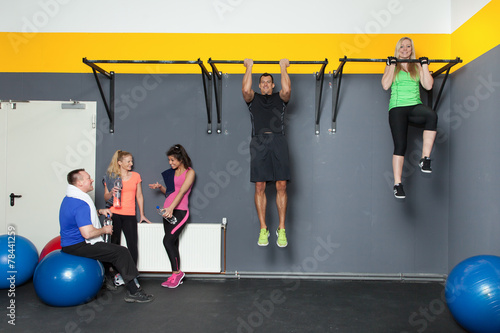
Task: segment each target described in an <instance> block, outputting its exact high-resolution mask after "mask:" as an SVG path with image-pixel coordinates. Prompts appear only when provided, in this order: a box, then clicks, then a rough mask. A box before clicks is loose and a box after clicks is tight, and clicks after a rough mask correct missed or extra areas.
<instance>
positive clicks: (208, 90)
mask: <svg viewBox="0 0 500 333" xmlns="http://www.w3.org/2000/svg"><path fill="white" fill-rule="evenodd" d="M83 63H84V64H86V65H87V66H89V67H91V68H92V71H93V72H94V77H95V79H96V82H97V86H98V88H99V92H100V94H101V97H102V99H103V102H104V107H105V108H106V112H107V114H108V118H109V132H110V133H113V132H114V118H115V115H114V114H115V75H114V74H115V72H112V71H111V72H107V71H105V70H104V69H102V68H101V67H99V66H97V65H96V64H160V65H164V64H166V65H191V64H195V65H199V66H200V68H201V74H202V75H201V76H202V79H203V90H204V92H205V104H206V107H207V117H208V127H207V133H208V134H210V133H212V115H211V114H212V113H211V106H212V86H211V85H207V83H206V80H211V79H212V74H211V73H210V72H209V71H208V70H207V69H206V67H205V65H203V61H201V60H200V59H198V60H88V59H87V58H83ZM97 72H99V73H101V74H103V75H104V76H105V77H107V78H108V79H110V88H109V90H110V102H109V104H108V103H107V101H106V97H105V96H104V91H103V89H102V86H101V82H100V80H99V77H98V75H97Z"/></svg>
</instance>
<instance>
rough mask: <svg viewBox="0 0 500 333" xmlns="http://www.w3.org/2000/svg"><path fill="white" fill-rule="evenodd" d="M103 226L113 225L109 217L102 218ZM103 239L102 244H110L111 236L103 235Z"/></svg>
mask: <svg viewBox="0 0 500 333" xmlns="http://www.w3.org/2000/svg"><path fill="white" fill-rule="evenodd" d="M103 224H104V225H105V226H106V225H113V220H112V219H111V217H110V216H109V214H108V215H106V217H105V218H104V222H103ZM103 238H104V243H109V242H111V235H110V234H104V235H103Z"/></svg>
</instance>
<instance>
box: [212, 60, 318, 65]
mask: <svg viewBox="0 0 500 333" xmlns="http://www.w3.org/2000/svg"><path fill="white" fill-rule="evenodd" d="M208 63H209V64H243V63H244V60H212V59H209V60H208ZM253 63H254V65H279V63H280V62H279V61H277V60H253ZM289 63H290V65H319V64H325V65H326V64H328V60H326V59H325V60H324V61H289Z"/></svg>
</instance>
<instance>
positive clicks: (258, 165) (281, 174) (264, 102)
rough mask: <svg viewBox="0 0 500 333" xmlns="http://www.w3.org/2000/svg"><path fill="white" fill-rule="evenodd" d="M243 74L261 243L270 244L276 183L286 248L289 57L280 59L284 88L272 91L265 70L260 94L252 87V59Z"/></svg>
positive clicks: (282, 244) (280, 237) (280, 230)
mask: <svg viewBox="0 0 500 333" xmlns="http://www.w3.org/2000/svg"><path fill="white" fill-rule="evenodd" d="M243 64H244V66H245V67H246V71H245V75H244V76H243V84H242V89H241V91H242V93H243V99H244V100H245V102H246V103H247V105H248V109H249V111H250V119H251V122H252V140H251V142H250V158H251V160H250V181H251V182H252V183H255V207H256V208H257V215H258V217H259V221H260V234H259V241H258V243H257V244H258V245H259V246H267V245H268V244H269V240H268V238H269V229H268V228H267V224H266V205H267V198H266V192H265V191H266V183H267V182H269V181H274V182H275V183H276V206H277V207H278V215H279V227H278V230H276V235H277V237H278V239H277V241H276V244H277V245H278V246H279V247H286V246H287V245H288V241H287V238H286V233H285V215H286V208H287V201H288V197H287V193H286V185H287V181H288V180H290V167H289V160H288V144H287V142H286V138H285V122H284V118H285V109H286V106H287V104H288V101H289V100H290V94H291V83H290V77H289V76H288V73H287V67H288V66H290V62H289V61H288V59H281V60H280V62H279V64H280V68H281V90H280V91H279V93H273V88H274V80H273V77H272V76H271V75H270V74H268V73H264V74H262V75H261V76H260V79H259V89H260V92H261V93H260V94H259V93H256V92H255V91H253V89H252V67H253V60H252V59H245V60H244V62H243Z"/></svg>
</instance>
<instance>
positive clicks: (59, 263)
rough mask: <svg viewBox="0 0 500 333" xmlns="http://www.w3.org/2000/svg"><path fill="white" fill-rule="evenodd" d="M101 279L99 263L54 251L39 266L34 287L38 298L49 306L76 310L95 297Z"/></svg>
mask: <svg viewBox="0 0 500 333" xmlns="http://www.w3.org/2000/svg"><path fill="white" fill-rule="evenodd" d="M103 279H104V268H103V267H102V264H101V263H100V262H99V261H98V260H94V259H90V258H85V257H78V256H74V255H71V254H67V253H64V252H61V250H55V251H53V252H51V253H49V254H47V255H46V256H45V258H43V260H42V261H40V263H39V264H38V266H37V268H36V270H35V275H34V276H33V284H34V286H35V291H36V294H37V295H38V297H39V298H40V299H41V300H42V301H43V302H44V303H46V304H48V305H52V306H75V305H80V304H83V303H85V302H88V301H89V300H91V299H92V298H94V297H95V295H97V293H98V292H99V289H101V286H102V282H103Z"/></svg>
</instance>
